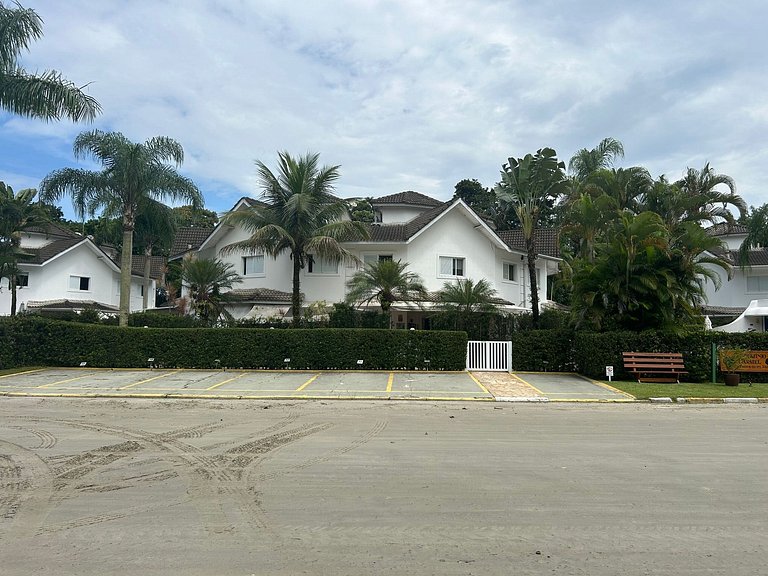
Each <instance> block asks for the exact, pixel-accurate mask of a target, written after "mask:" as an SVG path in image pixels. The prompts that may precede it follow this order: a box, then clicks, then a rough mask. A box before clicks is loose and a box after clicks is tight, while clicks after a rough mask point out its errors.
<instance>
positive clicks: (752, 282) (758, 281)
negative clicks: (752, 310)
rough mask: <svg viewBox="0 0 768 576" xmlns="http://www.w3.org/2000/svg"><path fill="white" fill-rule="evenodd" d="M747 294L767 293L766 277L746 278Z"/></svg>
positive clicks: (767, 281) (767, 278)
mask: <svg viewBox="0 0 768 576" xmlns="http://www.w3.org/2000/svg"><path fill="white" fill-rule="evenodd" d="M747 292H768V276H747Z"/></svg>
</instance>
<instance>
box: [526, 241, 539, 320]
mask: <svg viewBox="0 0 768 576" xmlns="http://www.w3.org/2000/svg"><path fill="white" fill-rule="evenodd" d="M525 244H526V248H527V249H528V278H529V280H530V290H531V313H532V314H533V327H534V328H538V327H539V285H538V282H537V281H536V247H535V246H534V243H533V238H529V239H526V242H525Z"/></svg>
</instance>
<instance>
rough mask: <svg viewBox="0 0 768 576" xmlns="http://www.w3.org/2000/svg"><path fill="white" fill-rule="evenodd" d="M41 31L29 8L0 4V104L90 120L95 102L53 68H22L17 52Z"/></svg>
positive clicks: (16, 110)
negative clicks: (31, 69)
mask: <svg viewBox="0 0 768 576" xmlns="http://www.w3.org/2000/svg"><path fill="white" fill-rule="evenodd" d="M42 35H43V22H42V20H41V19H40V16H38V15H37V13H36V12H35V11H34V10H32V9H30V8H22V7H21V6H20V5H19V4H16V7H15V8H11V7H8V6H5V5H3V4H0V108H4V109H5V110H7V111H9V112H11V113H13V114H18V115H20V116H27V117H31V118H42V119H44V120H58V119H60V118H61V117H63V116H66V117H67V118H70V119H71V120H74V121H75V122H78V121H81V120H86V121H90V120H93V119H94V118H95V117H96V115H97V114H98V113H99V112H100V111H101V107H100V106H99V103H98V102H97V101H96V100H95V99H94V98H93V97H92V96H88V95H87V94H85V93H84V92H83V91H82V89H81V88H78V87H77V86H75V84H73V83H72V82H70V81H69V80H66V79H65V78H63V77H62V75H61V74H60V73H59V72H57V71H56V70H47V71H45V72H43V73H42V74H37V73H35V74H33V73H31V72H28V71H26V70H25V69H24V68H23V67H22V66H21V65H20V64H19V62H18V60H19V54H20V53H21V52H22V51H24V50H27V49H28V48H29V45H30V43H31V42H32V41H33V40H37V39H39V38H40V37H41V36H42Z"/></svg>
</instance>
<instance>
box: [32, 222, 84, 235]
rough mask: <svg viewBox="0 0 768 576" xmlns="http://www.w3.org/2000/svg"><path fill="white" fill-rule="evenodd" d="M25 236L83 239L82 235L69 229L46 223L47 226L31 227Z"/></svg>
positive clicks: (54, 223) (53, 223)
mask: <svg viewBox="0 0 768 576" xmlns="http://www.w3.org/2000/svg"><path fill="white" fill-rule="evenodd" d="M23 233H24V234H29V233H33V234H44V235H45V236H51V237H58V238H83V236H82V234H78V233H77V232H73V231H72V230H70V229H69V228H67V227H65V226H62V225H60V224H58V223H56V222H46V223H45V224H40V225H35V226H30V227H29V228H26V229H25V230H24V231H23Z"/></svg>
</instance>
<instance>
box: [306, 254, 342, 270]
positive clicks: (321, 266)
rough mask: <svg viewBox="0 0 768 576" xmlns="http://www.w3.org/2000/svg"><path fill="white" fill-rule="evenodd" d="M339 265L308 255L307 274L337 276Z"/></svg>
mask: <svg viewBox="0 0 768 576" xmlns="http://www.w3.org/2000/svg"><path fill="white" fill-rule="evenodd" d="M338 273H339V263H338V262H334V261H333V260H327V259H326V258H321V257H319V256H313V255H312V254H310V255H309V258H308V261H307V274H338Z"/></svg>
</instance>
